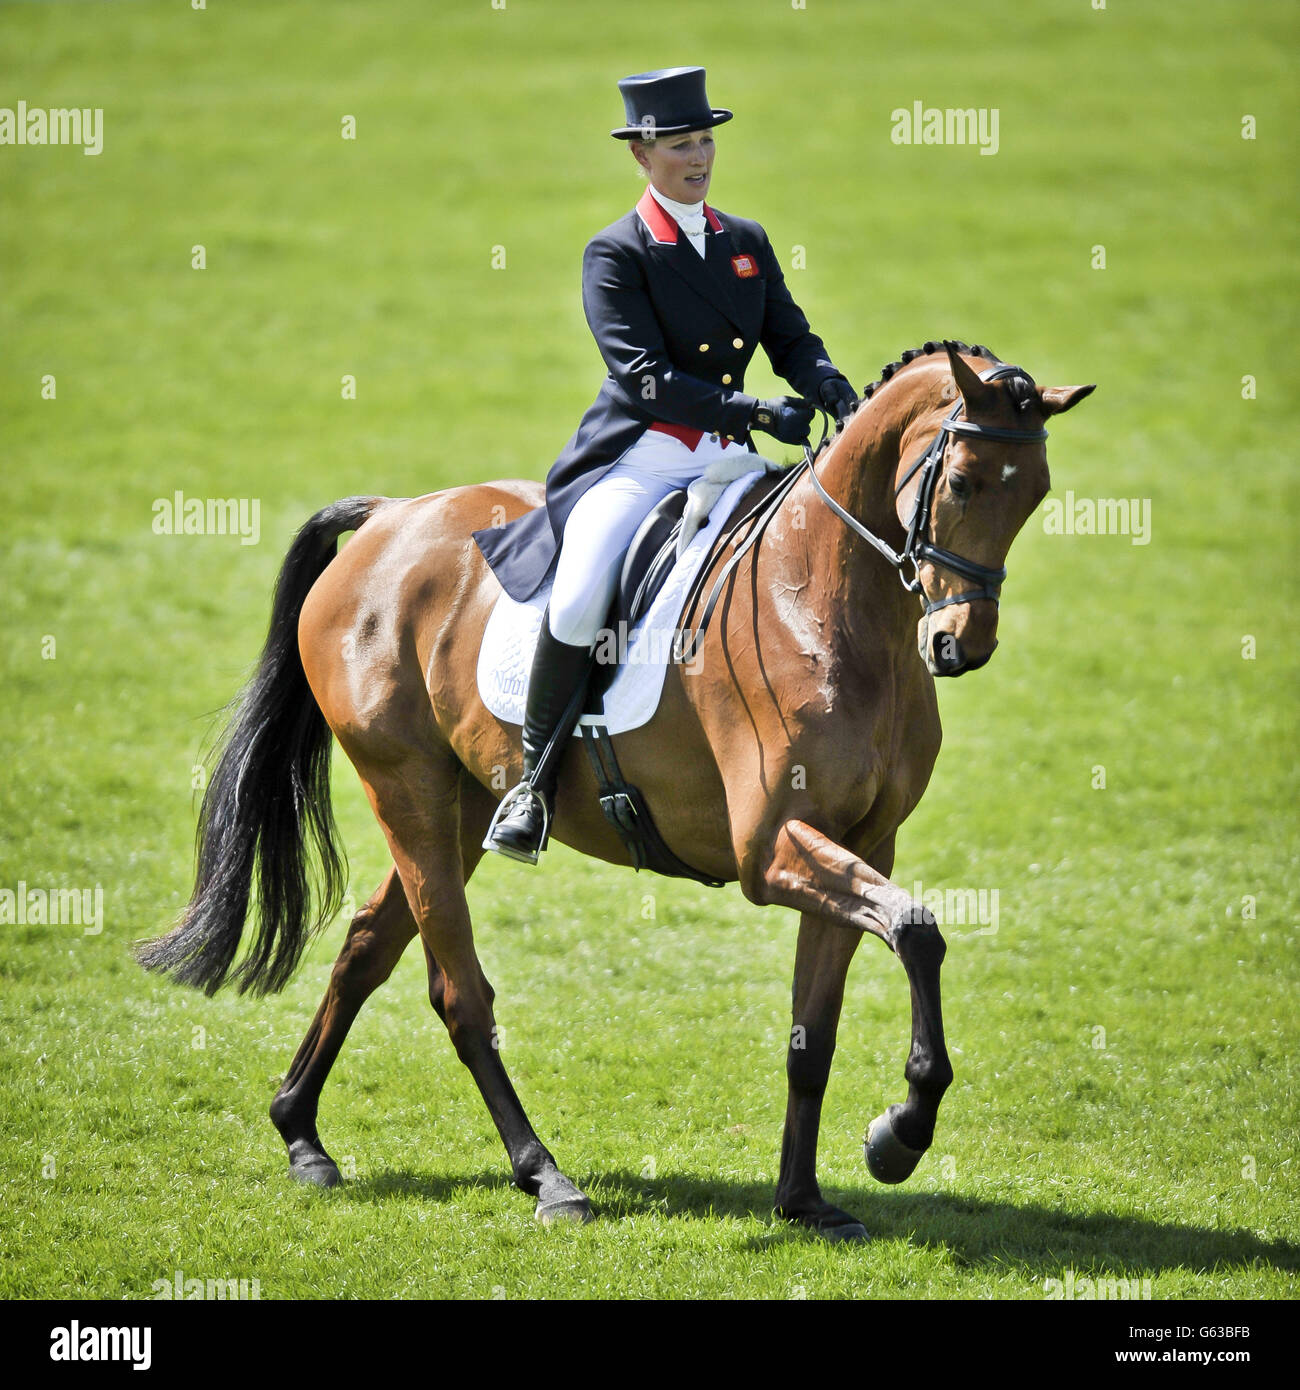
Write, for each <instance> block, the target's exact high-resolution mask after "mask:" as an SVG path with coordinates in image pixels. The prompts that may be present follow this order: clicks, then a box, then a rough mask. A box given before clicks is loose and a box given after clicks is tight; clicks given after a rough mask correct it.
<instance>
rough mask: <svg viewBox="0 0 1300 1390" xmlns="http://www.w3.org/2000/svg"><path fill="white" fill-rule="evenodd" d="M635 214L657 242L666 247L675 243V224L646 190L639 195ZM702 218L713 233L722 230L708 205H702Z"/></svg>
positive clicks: (715, 215)
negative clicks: (639, 198)
mask: <svg viewBox="0 0 1300 1390" xmlns="http://www.w3.org/2000/svg"><path fill="white" fill-rule="evenodd" d="M636 212H637V215H638V216H639V217H640V219H641V221H642V222H644V223H645V225H646V230H647V231H648V232H649V233H650V235H651V236H652V237H654V239H655V240H656V241H657V242H660V243H661V244H664V245H667V246H671V245H673V244H674V242H676V240H677V233H678V231H679V230H680V229H679V228H678V226H677V223H676V222H675V221H674V220H673V219H672V218H671V217H670V216H669V215H668V213H666V212H665V211H664V209H663V208H661V207H660V206H659V204H658V202H657V201H656V200H655V196H654V194H653V193H651V192H650V190H649V189H648V188H647V189H646V191H645V192H644V193H643V194H642V195H641V200H640V202H638V203H637V205H636ZM704 216H705V219H706V220H707V221H708V224H709V226H710V227H711V228H712V229H713V230H714V231H715V232H720V231H722V230H723V227H722V219H721V218H720V217H719V216H718V214H717V213H716V212H714V211H713V209H712V208H711V207H710V206H709V205H708V203H705V205H704Z"/></svg>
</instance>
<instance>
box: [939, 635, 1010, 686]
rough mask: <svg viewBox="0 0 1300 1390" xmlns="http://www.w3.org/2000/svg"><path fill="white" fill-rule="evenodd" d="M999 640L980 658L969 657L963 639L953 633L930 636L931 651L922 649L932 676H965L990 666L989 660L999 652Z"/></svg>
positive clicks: (994, 641) (995, 639) (995, 640)
mask: <svg viewBox="0 0 1300 1390" xmlns="http://www.w3.org/2000/svg"><path fill="white" fill-rule="evenodd" d="M997 645H998V643H997V638H994V639H993V645H992V646H991V647H990V648H989V649H988V651H986V652H984V653H983V654H982V655H980V656H968V655H967V654H966V649H965V647H963V646H962V642H961V638H960V637H957V636H956V635H955V634H953V633H951V632H933V633H931V634H930V642H929V649H928V650H926V649H925V648H924V647H923V648H922V655H923V656H924V657H925V664H926V665H927V666H928V667H929V668H930V674H931V675H932V676H964V675H965V674H966V672H967V671H978V670H979V668H980V667H981V666H985V665H987V664H988V659H989V657H991V656H992V655H993V653H994V652H995V651H996V650H997Z"/></svg>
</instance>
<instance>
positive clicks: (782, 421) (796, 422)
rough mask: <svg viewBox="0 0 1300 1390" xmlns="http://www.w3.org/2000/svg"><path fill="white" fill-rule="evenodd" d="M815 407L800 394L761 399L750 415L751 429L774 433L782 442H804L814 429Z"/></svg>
mask: <svg viewBox="0 0 1300 1390" xmlns="http://www.w3.org/2000/svg"><path fill="white" fill-rule="evenodd" d="M812 422H813V407H812V406H810V405H805V404H804V403H803V401H802V400H800V398H799V397H798V396H776V397H774V398H773V399H772V400H768V401H759V402H758V403H757V405H755V406H754V413H753V415H751V416H750V420H749V425H750V428H751V429H756V430H762V431H763V433H764V434H772V435H775V436H776V437H777V439H779V440H780V441H781V443H782V444H802V443H804V441H805V440H806V439H807V438H808V431H809V430H810V429H812Z"/></svg>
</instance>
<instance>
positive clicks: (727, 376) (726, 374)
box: [722, 372, 731, 386]
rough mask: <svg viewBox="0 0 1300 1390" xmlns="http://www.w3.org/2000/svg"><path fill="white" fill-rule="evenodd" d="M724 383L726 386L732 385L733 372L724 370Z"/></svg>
mask: <svg viewBox="0 0 1300 1390" xmlns="http://www.w3.org/2000/svg"><path fill="white" fill-rule="evenodd" d="M722 384H723V385H724V386H730V385H731V373H730V372H723V374H722Z"/></svg>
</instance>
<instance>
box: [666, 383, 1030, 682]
mask: <svg viewBox="0 0 1300 1390" xmlns="http://www.w3.org/2000/svg"><path fill="white" fill-rule="evenodd" d="M1024 375H1025V373H1024V372H1023V371H1022V370H1021V369H1020V368H1019V367H1014V366H1011V365H1010V364H1007V363H1003V364H1001V365H999V366H997V367H992V368H990V369H989V370H988V371H986V372H981V373H980V380H981V381H1000V380H1002V379H1003V378H1004V377H1009V376H1024ZM803 404H805V405H811V406H813V408H814V409H816V410H818V411H820V412H821V414H822V416H823V422H822V437H821V441H820V442H819V443H818V445H817V448H816V450H814V449H813V448H812V446H811V444H805V445H804V457H803V461H802V462H801V463H798V464H796V465H795V466H794V467H793V468H791V469H790V470H789V472H788V473H787V474H786V476H785V477H784V478H783V479H782V480H781V482H780V483H779V484H778V485H777V486H776V488H774V489H773V490H772V492H770V493H768V494H767V495H766V496H765V497H762V498H760V499H759V501H758V502H757V503H756V504H755V505H754V506H753V507H751V508H750V510H749V511H748V512H746V513H745V515H744V516H742V517H741V518H740V519H739V520H738V521H736V522H735V523H734V524H733V525H732V526H730V527H729V528H728V529H727V531H726V532H725V533H724V535H723V536H722V537H721V539H720V542H719V545H720V547H725V546H726V545H728V544H729V543H733V538H734V537H735V535H736V534H737V532H738V531H739V530H740V529H741V528H742V527H743V526H744V525H745V524H746V523H747V522H749V521H751V520H752V521H754V526H753V528H752V529H751V530H750V533H749V535H748V536H746V537H745V540H744V542H743V543H742V544H741V545H740V547H739V548H738V549H737V550H736V552H735V554H733V555H732V557H731V558H730V559H729V560H728V561H727V563H726V564H725V565H724V566H723V567H722V570H721V571H720V572H719V574H718V577H717V578H716V579H715V580H714V582H713V587H712V589H711V590H710V593H709V598H708V601H707V603H706V604H705V608H704V613H703V615H702V616H701V618H700V623H699V626H698V627H697V628H694V629H693V630H691V631H690V633H689V640H688V641H686V642H685V643H683V650H682V654H681V657H680V660H682V661H683V662H688V661H691V660H693V658H694V656H695V654H696V653H697V652H698V651H699V647H700V643H701V642H702V641H703V639H704V632H705V629H706V628H707V627H708V624H709V619H710V618H711V617H712V616H713V610H714V608H715V607H716V606H717V603H718V600H719V598H720V597H721V594H722V589H723V586H724V585H725V584H726V582H727V580H728V578H729V577H730V576H731V575H732V574H733V573H734V571H735V569H736V566H737V565H738V564H739V563H740V561H741V559H742V558H743V557H744V556H745V555H746V554H747V553H748V552H749V550H750V549H751V548H753V547H754V546H755V545H756V544H757V543H758V541H759V540H760V538H761V537H762V534H763V531H764V530H765V529H766V527H767V524H768V522H769V521H770V520H771V519H772V517H773V516H775V514H776V512H777V511H778V509H779V508H780V506H781V503H782V502H783V501H784V500H785V498H786V496H787V495H788V494H789V493H790V491H791V490H792V489H793V487H794V484H795V482H796V481H797V480H798V479H799V478H800V477H801V476H802V474H803V472H804V470H805V469H807V471H808V476H809V477H810V478H811V479H812V481H813V485H814V486H815V487H816V489H817V491H818V492H819V493H820V494H821V496H822V500H823V501H824V502H825V503H826V505H827V506H828V507H829V508H830V509H831V511H833V512H834V513H835V515H836V516H838V517H839V518H840V520H841V521H843V522H844V523H845V525H846V526H848V527H849V528H850V530H852V531H853V532H854V533H855V534H856V535H858V536H861V537H862V539H863V540H864V541H866V542H867V543H868V544H869V545H871V546H872V547H874V549H876V550H877V551H879V553H880V554H881V555H883V556H884V558H885V559H886V560H888V561H889V563H890V564H891V565H893V567H894V568H895V569H896V570H897V571H898V577H899V579H900V580H901V581H902V585H903V588H904V589H906V590H907V591H908V593H912V594H919V595H920V596H921V600H922V602H923V603H924V605H925V613H926V615H927V616H928V615H929V614H931V613H933V612H936V611H937V610H938V609H940V608H947V607H949V606H950V605H953V604H959V603H975V602H976V601H977V600H979V599H988V600H990V601H991V602H992V603H994V604H996V603H997V602H998V591H999V589H1000V587H1001V585H1002V583H1003V581H1004V580H1005V579H1006V577H1007V571H1006V567H1005V566H1003V567H1002V568H999V569H992V568H990V567H989V566H988V565H981V564H979V563H978V562H977V561H975V560H970V559H967V558H966V556H964V555H957V554H955V553H954V552H953V551H951V550H945V549H944V548H943V547H942V546H938V545H935V543H934V542H933V541H932V540H931V539H930V521H931V512H932V510H933V505H934V494H935V489H936V488H937V486H938V482H939V477H940V474H941V473H942V472H943V461H944V456H945V455H946V453H947V452H948V444H949V442H950V440H951V439H952V437H953V436H954V435H969V436H974V437H976V438H980V439H992V440H996V441H999V442H1003V443H1011V444H1029V443H1041V442H1042V441H1043V440H1045V439H1046V438H1047V437H1048V436H1047V431H1046V430H1045V429H1037V430H1008V429H1002V428H1000V427H998V426H995V425H980V424H977V423H976V422H975V421H973V420H963V419H962V418H961V415H962V412H963V411H964V410H965V408H966V403H965V401H964V400H962V399H961V398H960V397H959V398H958V400H957V403H956V404H955V405H954V406H953V408H952V409H951V410H950V411H949V412H948V414H947V415H946V416H945V417H944V419H943V421H942V422H941V423H940V425H939V429H938V431H937V432H936V434H935V436H934V438H933V439H932V440H931V441H930V443H929V444H928V445H927V446H926V448H925V450H924V451H923V452H922V453H921V454H920V456H919V457H918V458H917V459H916V460H915V461H914V462H913V463H912V464H911V465H910V466H909V467H908V468H907V470H906V471H905V472H904V474H903V476H902V479H901V480H900V481H899V483H898V485H897V487H895V489H894V499H895V501H897V499H898V498H899V497H900V496H901V495H902V492H903V489H904V488H906V487H907V485H908V484H909V483H910V482H911V481H912V479H913V478H914V477H916V475H917V474H918V473H919V474H920V480H919V482H918V484H917V489H916V499H915V501H914V502H913V503H912V512H911V516H910V517H909V519H908V523H907V539H906V540H905V541H904V542H903V548H902V550H901V551H896V550H894V548H893V547H892V546H891V545H889V544H888V542H886V541H884V540H882V539H881V538H880V537H879V536H877V535H876V534H875V533H874V532H872V531H869V530H868V529H867V527H865V526H864V525H863V524H862V523H861V522H860V521H859V520H858V519H857V517H855V516H854V515H853V513H852V512H850V511H847V510H846V509H845V508H844V507H842V506H840V504H839V503H838V502H837V501H836V500H835V499H834V498H833V497H832V496H831V495H830V493H829V492H827V491H826V488H825V487H824V486H823V484H822V481H821V479H820V478H819V477H818V476H817V469H816V462H817V459H818V458H819V457H820V456H821V454H822V451H823V450H824V449H825V447H826V437H827V433H828V429H829V422H830V415H829V413H828V412H827V411H826V410H824V409H823V408H822V406H821V405H820V404H818V403H817V402H815V401H809V400H805V401H804V402H803ZM908 564H910V565H911V566H912V577H911V578H910V579H909V578H908V577H907V576H906V575H905V574H904V573H903V566H904V565H908ZM923 564H933V565H939V566H942V567H943V568H944V569H947V570H951V571H952V572H953V573H954V574H959V575H961V576H962V578H963V579H969V580H973V581H974V582H975V583H976V584H978V585H979V587H978V588H975V589H966V590H963V591H962V592H961V593H959V594H952V595H950V596H949V597H948V598H944V599H940V600H939V601H938V602H934V601H933V600H931V599H930V598H929V596H928V595H927V594H926V592H925V586H924V585H923V584H922V583H921V566H922V565H923ZM709 569H710V566H709V565H708V564H707V563H706V564H704V565H702V566H701V567H700V573H699V576H698V577H697V579H696V581H695V583H694V584H692V586H691V590H690V592H689V594H688V595H687V598H686V603H685V605H684V607H683V609H682V614H683V621H682V628H683V630H685V629H686V617H687V615H689V614H690V613H691V612H692V611H693V609H694V607H695V604H696V602H697V601H698V599H699V597H700V593H701V591H702V590H703V586H704V582H705V580H706V578H707V576H708V573H709ZM683 636H687V633H686V632H685V631H683Z"/></svg>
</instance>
